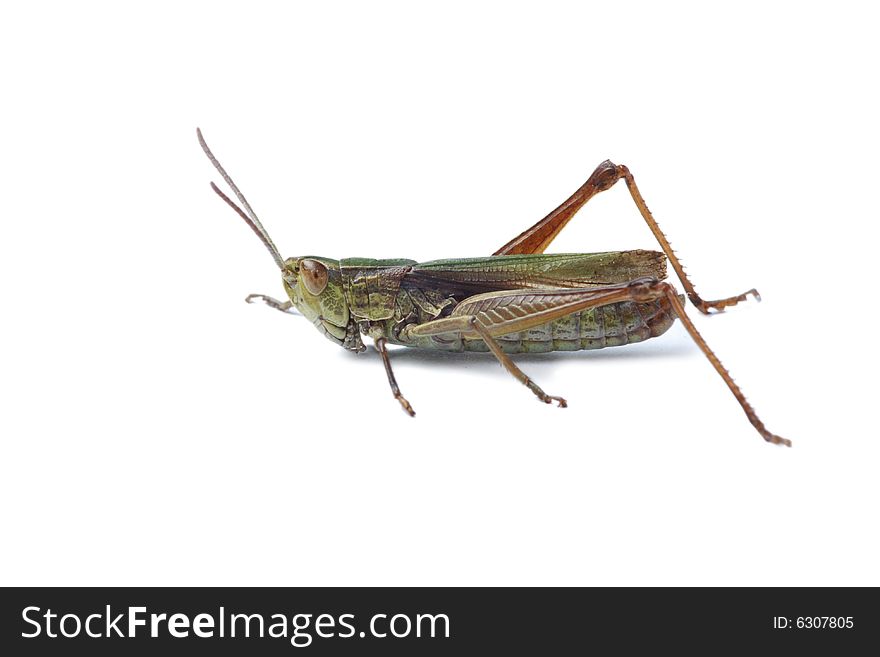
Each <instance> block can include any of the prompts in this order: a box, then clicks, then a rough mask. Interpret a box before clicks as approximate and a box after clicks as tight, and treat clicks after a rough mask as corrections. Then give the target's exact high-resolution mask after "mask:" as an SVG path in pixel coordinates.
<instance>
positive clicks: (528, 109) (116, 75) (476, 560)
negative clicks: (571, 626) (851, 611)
mask: <svg viewBox="0 0 880 657" xmlns="http://www.w3.org/2000/svg"><path fill="white" fill-rule="evenodd" d="M863 6H867V5H865V4H862V3H847V2H840V3H835V4H834V5H833V6H831V5H829V4H828V3H791V4H790V5H789V4H788V3H767V2H760V3H736V4H735V5H732V6H731V7H730V8H729V9H717V8H709V6H708V5H706V4H705V3H693V4H681V3H677V4H669V3H662V7H661V6H660V5H659V4H658V5H657V6H656V7H646V6H641V3H636V2H615V3H610V2H602V3H596V4H595V6H592V7H591V6H589V4H588V3H572V4H557V3H551V2H543V3H540V4H539V5H538V4H534V5H532V6H530V7H523V6H518V5H516V4H512V3H498V4H497V5H491V4H486V3H444V4H443V6H442V9H441V8H440V5H437V6H436V7H435V8H428V6H427V5H422V4H419V5H414V4H409V3H323V4H322V5H321V6H320V7H313V8H308V9H307V8H305V7H294V6H287V3H248V4H246V5H245V4H242V3H218V2H211V3H194V2H193V3H150V5H149V6H148V7H147V6H146V5H145V6H144V8H143V10H141V11H137V10H134V9H132V8H131V7H132V5H127V4H124V3H123V4H120V3H106V4H98V3H90V2H85V3H72V4H71V3H40V4H37V3H30V4H21V3H20V4H19V5H17V6H16V8H14V9H13V8H11V6H10V7H7V8H6V9H4V11H3V18H2V21H0V56H2V61H3V62H4V65H3V86H2V94H3V101H2V125H0V131H2V145H0V149H2V153H0V167H2V171H0V174H2V181H3V183H2V188H3V190H4V191H3V206H2V215H3V219H2V225H3V232H2V235H3V237H2V240H0V281H2V283H0V284H2V294H3V310H2V312H3V321H2V333H3V335H2V342H0V345H2V346H0V349H2V375H0V376H2V379H0V385H2V406H3V410H2V417H0V429H2V438H0V440H2V443H0V444H2V466H0V467H2V476H0V521H2V527H3V539H2V546H0V550H2V558H0V582H2V583H3V584H125V585H136V584H141V585H152V584H180V585H195V584H211V585H220V584H230V585H238V584H249V585H269V584H272V585H274V584H279V585H280V584H285V585H307V584H310V585H337V584H382V585H397V584H403V585H429V584H440V585H446V584H470V585H487V584H500V585H514V584H530V585H531V584H548V585H570V584H571V585H574V584H577V585H584V584H587V585H593V584H604V585H630V584H649V585H655V584H673V585H685V584H697V585H709V584H712V585H715V584H728V585H730V584H732V585H740V584H753V585H808V584H820V585H831V584H838V585H866V584H873V585H878V584H880V568H878V559H877V554H878V552H880V541H878V531H877V500H878V493H880V490H878V489H880V486H878V474H877V472H878V457H880V447H878V441H877V438H878V431H877V415H876V403H877V402H876V389H877V383H876V378H877V377H876V370H877V365H878V349H877V346H876V345H877V342H878V339H880V336H878V333H877V328H878V321H877V320H878V310H877V309H878V303H877V298H876V290H877V281H876V278H875V277H874V274H875V272H876V270H877V266H876V257H877V256H876V253H877V244H878V239H877V238H878V236H877V220H878V211H877V193H876V188H877V184H878V180H880V176H878V173H880V171H878V168H880V167H878V152H880V143H878V141H880V140H878V127H877V125H878V116H880V107H878V102H877V99H876V88H877V77H876V75H877V69H876V64H877V62H878V57H880V53H878V46H877V43H878V42H877V38H876V34H875V32H876V30H875V27H876V21H874V20H873V19H872V17H871V16H870V13H871V12H870V10H867V9H864V10H863V9H861V7H863ZM197 125H199V126H201V128H202V129H203V131H204V132H205V135H206V137H207V139H208V142H209V143H210V144H211V145H212V147H213V148H214V150H215V152H216V153H217V155H218V157H219V158H220V159H221V161H222V162H223V163H224V164H225V165H226V166H227V168H228V169H229V171H230V172H231V173H232V175H233V176H234V177H235V178H236V180H237V182H238V183H239V185H240V186H241V187H242V189H243V190H244V192H245V193H246V195H247V196H248V198H249V200H250V201H251V202H252V204H253V206H254V208H255V209H256V211H257V213H258V214H259V215H260V217H261V218H262V220H263V222H264V223H265V224H266V226H267V228H268V230H269V231H270V233H271V235H272V237H273V238H274V240H275V242H276V243H277V244H278V245H279V248H280V249H281V250H282V252H283V253H284V255H285V256H291V255H302V254H320V255H325V256H330V257H348V256H368V257H409V258H414V259H418V260H428V259H434V258H442V257H455V256H459V257H464V256H477V255H484V254H490V253H492V252H493V251H494V250H495V249H496V248H498V247H499V246H500V245H502V244H503V243H505V242H506V241H507V240H508V239H509V238H511V237H513V236H514V235H516V234H518V233H519V232H520V231H521V230H523V229H524V228H526V227H527V226H529V225H531V224H532V223H533V222H534V221H536V220H537V219H539V218H540V217H542V216H543V215H544V214H546V213H547V212H548V211H549V210H551V209H552V208H553V207H555V206H556V205H557V204H558V203H559V202H561V201H562V200H563V199H565V198H566V197H567V196H568V195H569V194H570V193H571V192H572V191H574V190H575V189H576V188H577V187H578V186H579V185H580V184H581V183H582V182H583V181H584V180H585V179H586V178H587V176H588V175H589V174H590V172H591V171H592V170H593V168H594V167H595V165H596V164H598V163H599V162H600V161H601V160H603V159H605V158H611V159H613V160H614V161H615V162H623V163H626V164H627V165H629V166H630V168H631V169H632V171H633V172H634V174H635V176H636V178H637V180H638V181H639V183H640V186H641V189H642V192H643V194H644V195H645V198H646V199H647V201H648V204H649V205H650V207H651V209H652V210H653V211H654V213H655V216H656V217H657V219H658V221H659V222H660V225H661V226H662V227H663V228H664V230H665V231H666V233H667V235H669V237H670V239H671V241H672V243H673V245H674V246H675V247H676V249H677V250H678V251H679V253H680V254H681V255H682V258H683V260H684V262H685V263H686V264H687V265H688V270H689V272H690V273H691V274H692V277H693V280H694V281H695V283H696V286H697V288H698V290H700V291H701V293H702V294H703V295H704V296H705V297H706V298H716V297H719V296H726V295H729V294H734V293H738V292H741V291H743V290H745V289H748V288H749V287H752V286H757V287H758V289H759V290H760V291H761V293H762V295H763V297H764V301H763V303H760V304H757V303H754V302H751V303H749V304H745V305H741V306H739V307H737V308H735V309H733V310H731V311H729V312H727V313H726V314H725V315H723V316H718V317H711V318H705V317H702V316H699V315H697V314H696V313H694V314H695V316H696V321H697V325H698V327H699V329H700V330H701V331H703V332H704V335H705V337H706V339H707V340H708V341H709V343H710V345H712V346H713V347H714V348H715V350H716V351H717V353H718V354H719V356H720V357H721V359H722V361H723V362H724V363H725V364H726V365H727V366H728V367H729V369H730V370H731V371H732V373H733V374H734V376H735V377H736V378H737V381H738V382H739V383H740V384H741V385H742V386H743V388H744V390H745V392H746V394H747V395H748V396H749V399H750V400H751V401H752V403H753V405H754V406H755V408H756V409H757V410H758V412H759V414H760V415H761V417H762V418H763V419H764V421H765V422H766V423H767V425H768V427H769V428H770V429H771V430H773V431H775V432H777V433H779V434H781V435H784V436H786V437H788V438H791V439H792V440H793V441H794V447H793V448H792V449H784V448H780V447H773V446H770V445H767V444H765V443H764V442H763V441H762V440H761V439H760V437H759V436H758V435H757V433H756V432H755V431H754V430H753V429H752V427H751V426H750V425H749V423H748V422H747V420H746V419H745V417H744V415H743V413H742V411H741V410H740V408H739V407H738V405H737V404H736V402H735V401H734V399H733V397H732V396H731V395H730V394H729V392H728V391H727V389H726V387H725V386H724V384H723V383H722V382H721V380H720V379H719V378H718V377H717V376H716V374H715V373H714V371H713V370H712V368H711V367H710V365H709V364H708V362H707V361H706V360H705V359H704V358H703V356H702V355H701V354H700V353H699V352H698V350H697V348H696V347H695V346H694V345H693V344H692V343H691V342H690V340H689V338H688V337H687V335H686V333H685V332H684V330H683V328H682V327H681V325H680V324H678V323H677V324H676V326H675V327H673V329H671V330H670V331H669V332H668V333H667V334H666V335H665V336H663V337H662V338H660V339H657V340H651V341H649V342H647V343H644V344H641V345H637V346H633V347H627V348H623V349H609V350H605V351H602V352H591V353H586V352H582V353H577V354H554V355H549V356H541V357H535V356H532V357H526V358H521V359H520V360H519V362H520V364H521V365H522V367H523V368H524V369H525V370H526V371H527V372H528V373H529V374H531V375H533V376H534V378H535V379H536V380H537V381H538V382H539V383H540V384H542V385H543V386H544V388H545V389H546V390H547V391H548V392H549V393H551V394H561V395H564V396H566V397H567V398H568V400H569V403H570V407H569V408H568V409H566V410H560V409H557V408H555V407H553V408H551V407H548V406H545V405H543V404H540V403H537V402H536V401H535V400H534V399H533V398H532V396H531V394H530V393H529V392H528V391H527V390H525V389H524V388H523V387H522V386H521V385H519V384H518V383H516V382H515V381H514V380H513V379H512V378H511V377H510V376H508V375H507V374H506V373H505V372H504V371H503V370H502V369H501V368H500V367H499V366H498V365H497V363H496V362H495V361H494V360H493V359H492V358H491V357H480V356H477V357H461V356H448V355H434V354H427V355H424V354H419V353H416V352H408V351H407V352H401V351H399V350H396V351H395V353H394V354H393V360H394V365H395V368H396V372H397V376H398V380H399V381H400V384H401V387H402V389H403V391H404V393H405V394H406V395H407V396H408V397H409V399H410V400H411V401H412V403H413V405H414V407H415V409H416V411H417V412H418V417H416V418H415V419H410V418H409V417H407V416H405V415H404V414H403V413H402V412H401V410H400V408H398V406H397V404H396V402H394V400H393V399H392V398H391V395H390V393H389V391H388V388H387V383H386V381H385V374H384V372H383V370H382V365H381V363H380V360H379V358H378V357H377V356H376V354H374V353H373V352H372V351H370V352H367V353H366V354H361V355H357V356H355V355H352V354H349V353H346V352H344V351H343V350H341V349H339V348H337V347H334V346H333V345H332V344H331V343H330V342H328V341H327V340H325V339H324V338H322V337H321V336H319V335H318V333H317V332H316V331H315V330H314V329H313V328H312V327H311V326H309V325H308V323H307V322H305V321H303V319H302V318H300V317H292V316H288V315H282V314H280V313H277V312H274V311H271V310H269V309H267V308H264V307H260V306H249V305H246V304H245V303H244V302H243V298H244V296H245V295H246V294H248V293H250V292H264V293H270V294H276V295H281V294H282V290H281V286H280V281H279V278H278V272H277V269H276V268H275V265H274V264H273V262H272V260H271V259H270V258H269V257H268V255H267V254H266V252H265V250H264V249H263V247H262V246H261V245H260V244H259V242H258V241H257V239H256V238H255V237H254V236H253V234H252V233H251V232H250V231H249V230H248V229H247V227H246V226H245V225H244V224H243V223H242V222H241V221H240V220H239V219H238V218H237V217H236V216H235V215H234V214H233V213H232V212H231V211H229V209H228V208H226V207H225V206H224V205H223V204H222V203H221V202H220V201H219V200H218V199H217V198H216V197H215V196H214V195H213V194H212V193H211V191H210V189H209V188H208V181H209V180H212V179H217V176H216V174H215V173H214V171H213V170H212V168H211V167H210V165H209V163H208V162H207V160H206V159H205V158H204V156H203V154H202V153H201V151H200V149H199V148H198V145H197V143H196V139H195V127H196V126H197ZM653 247H654V242H653V241H652V238H651V235H650V233H649V231H648V229H647V227H646V226H645V225H644V222H643V221H642V220H641V218H640V217H639V215H638V213H637V211H636V209H635V207H634V206H633V205H632V202H631V200H630V199H629V197H628V195H627V193H626V190H625V188H624V187H623V185H622V184H621V185H619V186H617V187H615V188H614V189H612V190H611V191H609V192H607V193H604V194H602V195H600V196H599V197H597V198H595V199H594V200H593V201H591V202H590V203H589V204H588V206H587V207H586V208H585V209H584V210H583V211H582V212H581V214H579V215H578V216H577V217H576V218H575V220H574V221H573V222H572V223H571V224H570V226H569V228H567V229H566V230H565V231H564V232H563V233H562V234H561V236H560V237H559V238H558V239H557V241H556V242H555V243H554V244H553V246H552V247H551V250H553V251H557V252H565V251H568V252H570V251H601V250H607V249H629V248H653ZM676 283H677V281H676Z"/></svg>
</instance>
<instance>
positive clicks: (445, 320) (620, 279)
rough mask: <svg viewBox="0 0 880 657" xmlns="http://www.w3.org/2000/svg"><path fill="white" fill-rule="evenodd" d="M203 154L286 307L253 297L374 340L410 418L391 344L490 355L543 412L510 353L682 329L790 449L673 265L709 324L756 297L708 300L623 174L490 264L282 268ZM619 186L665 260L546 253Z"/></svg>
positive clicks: (753, 417)
mask: <svg viewBox="0 0 880 657" xmlns="http://www.w3.org/2000/svg"><path fill="white" fill-rule="evenodd" d="M196 133H197V135H198V139H199V143H200V144H201V146H202V149H203V150H204V151H205V154H206V155H207V156H208V159H209V160H211V163H212V164H213V165H214V167H215V168H216V169H217V171H218V172H219V173H220V175H221V176H222V177H223V179H224V180H225V181H226V183H227V184H228V185H229V187H230V188H231V189H232V191H233V192H234V193H235V196H236V197H237V198H238V200H239V202H240V203H241V205H242V206H243V209H242V208H241V207H239V206H238V205H236V204H235V202H234V201H232V200H231V199H230V198H229V197H228V196H226V194H224V193H223V192H222V191H220V189H219V188H218V187H217V185H215V184H214V183H213V182H212V183H211V188H212V189H213V190H214V191H215V192H216V193H217V194H218V195H219V196H220V198H222V199H223V200H224V201H225V202H226V203H227V204H229V205H230V207H232V209H233V210H235V211H236V212H237V213H238V214H239V216H241V218H242V219H244V221H245V222H246V223H247V224H248V226H250V227H251V229H252V230H253V231H254V233H256V235H257V237H259V238H260V241H262V242H263V244H264V245H265V247H266V248H267V249H268V250H269V253H270V254H271V255H272V258H273V259H274V260H275V263H276V264H277V265H278V268H279V269H280V270H281V281H282V284H283V285H284V291H285V292H286V293H287V297H288V300H287V301H284V302H282V301H278V300H277V299H273V298H272V297H269V296H266V295H262V294H251V295H249V296H248V297H247V299H246V301H247V302H248V303H251V302H253V301H255V300H261V301H263V302H265V303H266V304H268V305H269V306H271V307H272V308H276V309H277V310H281V311H284V312H291V311H292V310H293V309H295V310H296V311H298V312H299V313H300V314H302V315H303V316H304V317H305V318H306V319H308V320H309V321H310V322H312V324H314V325H315V327H316V328H317V329H318V331H320V332H321V333H322V334H323V335H324V336H325V337H326V338H328V339H330V340H331V341H333V342H335V343H336V344H338V345H341V346H342V347H343V348H345V349H348V350H350V351H355V352H361V351H364V349H365V347H364V343H363V341H362V340H361V335H362V334H363V335H366V336H368V337H369V338H371V340H372V342H373V345H374V346H375V348H376V351H378V352H379V354H380V356H381V357H382V362H383V363H384V365H385V372H386V374H387V375H388V382H389V384H390V385H391V391H392V393H393V395H394V398H395V399H397V400H398V402H400V404H401V406H402V407H403V410H404V411H406V412H407V413H408V414H409V415H411V416H414V415H415V411H413V408H412V406H411V405H410V403H409V402H408V401H407V400H406V398H405V397H404V396H403V395H402V394H401V392H400V388H399V386H398V385H397V381H396V379H395V377H394V372H393V371H392V369H391V361H390V359H389V357H388V348H387V345H388V344H389V343H391V344H396V345H403V346H405V347H415V348H419V349H435V350H436V349H439V350H443V351H458V352H460V351H491V352H492V354H494V355H495V357H496V358H497V359H498V361H499V362H500V363H501V364H502V365H503V366H504V368H505V369H506V370H507V371H508V372H510V373H511V374H512V375H513V376H514V377H516V378H517V379H518V380H519V381H520V382H522V383H523V384H525V386H526V387H528V388H529V390H531V391H532V392H533V393H534V394H535V396H537V397H538V399H540V400H541V401H543V402H545V403H548V404H549V403H551V402H554V401H555V402H556V403H557V404H558V405H559V406H561V407H564V406H566V405H567V403H566V401H565V399H563V398H562V397H557V396H554V395H548V394H547V393H545V392H544V391H543V390H542V389H541V388H540V386H538V384H537V383H535V382H534V381H533V380H532V379H531V378H529V377H528V376H527V375H526V374H525V373H524V372H523V371H522V370H521V369H520V368H519V367H517V365H516V364H515V363H514V362H513V360H512V359H511V358H510V355H509V354H516V353H523V352H527V353H535V352H549V351H577V350H581V349H601V348H603V347H611V346H617V345H624V344H631V343H635V342H641V341H643V340H647V339H648V338H653V337H656V336H658V335H661V334H662V333H665V332H666V330H667V329H669V327H670V326H671V325H672V323H673V322H674V321H675V319H676V318H678V319H680V320H681V322H682V324H684V327H685V329H687V332H688V333H689V334H690V336H691V338H693V340H694V342H696V343H697V346H699V348H700V349H701V350H702V352H703V353H704V354H705V355H706V357H707V358H708V359H709V362H711V363H712V366H713V367H714V368H715V370H716V371H717V372H718V374H719V375H720V376H721V378H722V379H724V382H725V383H726V384H727V387H728V388H730V391H731V392H732V393H733V395H734V397H736V399H737V401H738V402H739V404H740V406H742V408H743V410H744V411H745V413H746V416H747V417H748V418H749V421H750V422H751V423H752V425H753V426H754V427H755V429H757V430H758V433H760V434H761V436H763V438H764V440H766V441H767V442H770V443H774V444H777V445H786V446H791V441H789V440H787V439H785V438H781V437H779V436H777V435H775V434H773V433H770V431H768V430H767V429H766V428H765V426H764V423H763V422H761V420H760V419H759V418H758V415H757V414H756V413H755V410H754V409H753V408H752V406H751V405H750V404H749V403H748V401H746V398H745V396H744V395H743V393H742V391H741V390H740V388H739V387H738V386H737V385H736V383H734V381H733V378H732V377H731V376H730V374H729V373H728V371H727V370H726V369H725V368H724V366H723V365H722V364H721V361H720V360H718V357H717V356H716V355H715V353H714V352H713V351H712V350H711V349H710V348H709V346H708V345H707V344H706V341H705V340H704V339H703V337H702V336H701V335H700V333H699V332H698V331H697V328H696V326H694V324H693V322H692V321H691V319H690V318H689V317H688V315H687V313H685V310H684V295H679V294H678V293H677V292H676V290H675V288H674V287H673V286H672V285H671V284H670V283H668V282H666V281H664V280H663V279H665V278H666V259H667V258H668V260H669V262H670V263H671V264H672V268H673V269H674V270H675V273H676V275H677V276H678V279H679V280H680V281H681V283H682V285H683V286H684V289H685V292H686V293H687V296H688V298H689V299H690V301H691V303H693V304H694V306H696V308H697V309H698V310H699V311H700V312H702V313H704V314H711V313H714V312H719V311H723V310H724V309H725V308H727V307H729V306H733V305H736V304H737V303H739V302H740V301H744V300H745V299H746V298H747V297H748V296H749V295H751V296H753V297H754V298H755V299H757V300H760V296H759V295H758V292H757V290H755V289H751V290H749V291H747V292H744V293H743V294H739V295H737V296H733V297H729V298H726V299H719V300H715V301H704V300H703V299H702V298H701V297H700V295H698V294H697V292H696V290H695V289H694V286H693V285H692V284H691V282H690V280H689V279H688V277H687V275H686V274H685V272H684V269H683V267H682V266H681V263H680V262H679V260H678V258H677V257H676V255H675V253H674V252H673V250H672V247H671V246H670V245H669V241H668V240H667V239H666V236H665V235H664V234H663V232H662V231H661V230H660V227H659V226H658V225H657V222H656V221H655V220H654V217H653V216H652V215H651V212H650V211H649V210H648V206H647V205H646V204H645V201H644V199H643V198H642V195H641V193H640V192H639V189H638V187H636V183H635V180H634V179H633V176H632V174H631V173H630V171H629V169H628V168H627V167H626V166H624V165H618V164H613V163H612V162H610V161H608V160H606V161H605V162H602V163H601V164H600V165H599V166H598V167H597V168H596V170H595V171H594V172H593V173H592V175H590V177H589V179H588V180H587V181H586V182H585V183H584V184H583V185H582V186H581V187H580V188H579V189H578V190H577V191H576V192H575V193H574V194H572V195H571V197H570V198H569V199H568V200H566V201H565V202H564V203H563V204H562V205H560V206H559V207H558V208H556V209H555V210H553V212H551V213H550V214H549V215H547V216H546V217H545V218H544V219H542V220H541V221H539V222H538V223H536V224H535V225H534V226H532V227H531V228H529V229H528V230H526V231H525V232H523V233H521V234H520V235H518V236H517V237H515V238H513V239H512V240H510V241H509V242H508V243H507V244H505V245H504V246H502V247H501V248H500V249H498V250H497V251H496V252H495V253H494V254H493V255H492V256H489V257H486V258H456V259H449V260H434V261H432V262H416V261H414V260H405V259H390V260H374V259H370V258H345V259H342V260H333V259H330V258H323V257H318V256H302V257H298V258H287V259H286V260H285V259H284V258H282V257H281V254H280V253H279V252H278V249H277V248H276V247H275V244H274V243H273V242H272V239H271V238H270V237H269V234H268V233H267V232H266V230H265V228H263V224H261V223H260V220H259V219H258V218H257V215H256V214H255V213H254V211H253V209H252V208H251V206H250V204H249V203H248V202H247V200H246V199H245V197H244V195H243V194H242V193H241V192H240V191H239V189H238V187H237V186H236V185H235V183H234V182H233V181H232V179H231V178H230V177H229V175H228V174H227V173H226V171H225V170H224V169H223V167H222V166H221V165H220V163H219V162H218V161H217V158H215V157H214V155H213V153H212V152H211V150H210V149H209V148H208V145H207V144H206V143H205V140H204V138H203V137H202V133H201V131H200V130H198V129H197V130H196ZM621 179H622V180H623V181H624V182H625V183H626V186H627V188H628V189H629V192H630V194H631V195H632V198H633V200H634V201H635V204H636V206H637V207H638V209H639V212H640V213H641V215H642V217H643V218H644V219H645V221H646V222H647V224H648V227H649V228H650V229H651V232H652V233H653V234H654V237H655V238H656V240H657V242H658V243H659V245H660V247H661V248H662V250H663V252H662V253H661V252H658V251H645V250H636V251H612V252H607V253H563V254H544V250H545V249H546V248H547V247H548V246H549V245H550V243H551V242H552V241H553V239H554V238H555V237H556V236H557V235H558V234H559V232H560V231H561V230H562V229H563V228H564V227H565V225H566V224H567V223H568V221H569V220H570V219H571V218H572V217H573V216H574V214H575V213H576V212H577V211H578V210H579V209H580V208H581V207H582V206H583V205H584V204H585V203H586V202H587V201H588V200H589V199H590V198H592V197H593V196H594V195H596V194H597V193H599V192H602V191H605V190H607V189H609V188H611V187H612V186H613V185H614V184H615V183H616V182H617V181H618V180H621Z"/></svg>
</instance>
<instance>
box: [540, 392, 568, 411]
mask: <svg viewBox="0 0 880 657" xmlns="http://www.w3.org/2000/svg"><path fill="white" fill-rule="evenodd" d="M540 399H541V401H542V402H544V403H545V404H550V403H552V402H556V403H557V404H558V405H559V408H566V407H567V406H568V402H567V401H565V399H563V398H562V397H556V396H554V395H543V396H541V397H540Z"/></svg>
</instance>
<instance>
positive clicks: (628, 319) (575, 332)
mask: <svg viewBox="0 0 880 657" xmlns="http://www.w3.org/2000/svg"><path fill="white" fill-rule="evenodd" d="M674 321H675V314H674V312H673V311H672V308H671V307H670V305H669V301H667V300H666V299H665V298H661V299H657V300H656V301H652V302H649V303H635V302H633V301H622V302H620V303H613V304H609V305H607V306H599V307H597V308H590V309H588V310H583V311H581V312H579V313H573V314H571V315H567V316H565V317H563V318H561V319H557V320H554V321H552V322H548V323H547V324H543V325H541V326H539V327H536V328H533V329H529V330H528V331H522V332H519V333H510V334H508V335H503V336H500V337H498V338H496V339H497V340H498V344H500V345H501V346H502V348H503V349H504V351H505V352H506V353H508V354H519V353H545V352H548V351H579V350H581V349H602V348H604V347H616V346H620V345H625V344H633V343H635V342H642V341H643V340H647V339H648V338H653V337H656V336H658V335H662V334H663V333H665V332H666V331H667V330H668V329H669V327H670V326H672V323H673V322H674ZM455 343H457V344H454V345H453V344H448V343H447V344H445V345H442V346H441V345H439V344H438V345H437V347H438V348H440V349H451V350H454V351H489V348H488V347H487V346H486V344H485V343H484V342H483V341H482V340H461V339H459V340H455Z"/></svg>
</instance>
